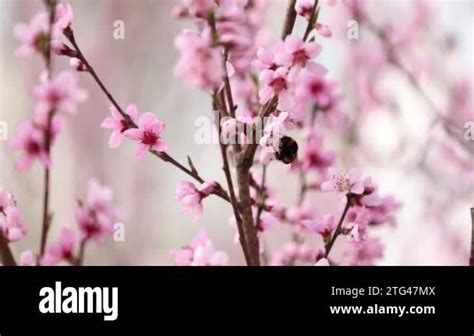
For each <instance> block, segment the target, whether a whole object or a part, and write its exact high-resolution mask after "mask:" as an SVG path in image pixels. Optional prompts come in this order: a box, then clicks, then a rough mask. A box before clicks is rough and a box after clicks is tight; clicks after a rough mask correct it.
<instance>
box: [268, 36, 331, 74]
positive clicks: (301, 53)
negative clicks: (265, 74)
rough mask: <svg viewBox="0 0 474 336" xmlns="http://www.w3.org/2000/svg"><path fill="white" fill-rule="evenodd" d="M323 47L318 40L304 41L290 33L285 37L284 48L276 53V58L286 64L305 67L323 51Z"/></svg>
mask: <svg viewBox="0 0 474 336" xmlns="http://www.w3.org/2000/svg"><path fill="white" fill-rule="evenodd" d="M321 49H322V48H321V46H320V45H319V44H318V43H316V42H304V41H303V40H302V39H301V38H299V37H297V36H295V35H288V36H287V37H286V38H285V42H284V48H283V49H282V50H281V51H280V52H278V53H277V54H276V55H275V59H276V60H277V61H278V60H279V61H281V63H283V64H284V65H286V66H290V67H291V66H299V67H302V68H303V67H305V66H306V64H307V63H308V62H309V61H310V60H312V59H313V58H314V57H316V56H318V55H319V54H320V53H321Z"/></svg>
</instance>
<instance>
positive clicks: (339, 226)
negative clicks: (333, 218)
mask: <svg viewBox="0 0 474 336" xmlns="http://www.w3.org/2000/svg"><path fill="white" fill-rule="evenodd" d="M346 199H347V202H346V206H345V207H344V210H343V212H342V215H341V218H340V219H339V223H338V224H337V227H336V230H334V233H333V235H332V237H331V240H330V241H329V243H327V244H326V259H327V257H328V256H329V253H330V252H331V250H332V247H333V246H334V243H335V242H336V239H337V237H339V235H340V234H341V232H342V230H341V229H342V223H344V219H345V218H346V215H347V211H349V208H350V207H351V203H352V197H351V195H350V194H348V195H347V196H346Z"/></svg>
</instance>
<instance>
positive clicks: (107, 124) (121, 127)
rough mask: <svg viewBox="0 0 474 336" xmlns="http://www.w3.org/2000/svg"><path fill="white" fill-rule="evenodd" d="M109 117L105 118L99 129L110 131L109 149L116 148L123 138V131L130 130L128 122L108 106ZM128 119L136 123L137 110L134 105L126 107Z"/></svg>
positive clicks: (112, 107) (113, 107) (113, 108)
mask: <svg viewBox="0 0 474 336" xmlns="http://www.w3.org/2000/svg"><path fill="white" fill-rule="evenodd" d="M110 113H111V116H110V117H107V118H106V119H105V120H104V121H103V122H102V124H101V125H100V127H102V128H107V129H110V130H112V134H111V135H110V139H109V147H110V148H117V147H118V146H120V144H121V143H122V141H123V138H124V137H125V134H124V133H125V131H126V130H128V129H129V128H130V125H129V124H128V121H127V120H125V118H124V117H123V116H122V115H121V114H120V113H119V111H117V109H116V108H115V106H113V105H111V106H110ZM125 113H127V115H128V116H129V117H130V119H131V120H132V121H133V122H134V123H137V122H138V110H137V107H136V106H135V105H128V106H127V110H126V112H125Z"/></svg>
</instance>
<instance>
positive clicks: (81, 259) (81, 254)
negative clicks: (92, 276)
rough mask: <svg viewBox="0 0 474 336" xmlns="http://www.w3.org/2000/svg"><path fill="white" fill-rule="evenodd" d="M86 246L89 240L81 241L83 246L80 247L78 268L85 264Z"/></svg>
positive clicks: (77, 261) (77, 260)
mask: <svg viewBox="0 0 474 336" xmlns="http://www.w3.org/2000/svg"><path fill="white" fill-rule="evenodd" d="M86 244H87V240H83V241H81V245H80V246H79V254H78V256H77V259H76V266H82V265H83V264H84V256H85V253H86Z"/></svg>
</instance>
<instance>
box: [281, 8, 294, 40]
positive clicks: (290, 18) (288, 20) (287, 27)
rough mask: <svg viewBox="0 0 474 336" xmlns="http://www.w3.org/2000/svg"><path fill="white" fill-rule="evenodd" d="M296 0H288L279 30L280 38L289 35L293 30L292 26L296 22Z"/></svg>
mask: <svg viewBox="0 0 474 336" xmlns="http://www.w3.org/2000/svg"><path fill="white" fill-rule="evenodd" d="M295 4H296V0H289V1H288V7H287V10H286V16H285V22H284V23H283V30H282V32H281V39H282V40H284V39H285V37H287V36H288V35H290V34H291V33H292V32H293V28H294V26H295V22H296V11H295Z"/></svg>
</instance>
